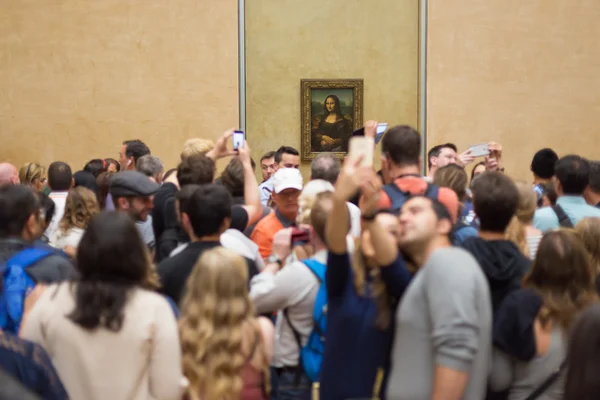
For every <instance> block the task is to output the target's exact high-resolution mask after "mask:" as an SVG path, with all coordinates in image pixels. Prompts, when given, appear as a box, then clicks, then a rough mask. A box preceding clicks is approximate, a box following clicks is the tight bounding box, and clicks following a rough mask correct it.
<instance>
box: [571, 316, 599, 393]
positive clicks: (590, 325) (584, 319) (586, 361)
mask: <svg viewBox="0 0 600 400" xmlns="http://www.w3.org/2000/svg"><path fill="white" fill-rule="evenodd" d="M567 357H568V358H569V368H567V371H566V377H565V391H564V397H563V398H564V399H568V400H571V399H577V400H597V399H599V398H600V380H599V379H598V377H597V375H596V374H595V373H594V371H598V370H599V369H600V304H594V305H593V306H591V307H589V308H588V309H587V310H585V311H584V312H583V313H581V316H580V317H579V319H578V320H577V321H576V322H575V325H574V327H573V330H572V331H571V335H570V337H569V346H568V352H567Z"/></svg>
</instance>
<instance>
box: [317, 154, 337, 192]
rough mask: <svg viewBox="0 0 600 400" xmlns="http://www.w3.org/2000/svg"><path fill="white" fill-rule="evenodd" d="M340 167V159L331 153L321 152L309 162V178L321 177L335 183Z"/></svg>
mask: <svg viewBox="0 0 600 400" xmlns="http://www.w3.org/2000/svg"><path fill="white" fill-rule="evenodd" d="M341 169H342V164H341V163H340V160H338V159H337V158H336V157H334V156H333V155H331V154H327V153H322V154H319V155H317V156H316V157H315V159H314V160H312V162H311V163H310V179H313V180H314V179H323V180H324V181H327V182H330V183H331V184H332V185H335V183H336V182H337V179H338V176H339V175H340V171H341Z"/></svg>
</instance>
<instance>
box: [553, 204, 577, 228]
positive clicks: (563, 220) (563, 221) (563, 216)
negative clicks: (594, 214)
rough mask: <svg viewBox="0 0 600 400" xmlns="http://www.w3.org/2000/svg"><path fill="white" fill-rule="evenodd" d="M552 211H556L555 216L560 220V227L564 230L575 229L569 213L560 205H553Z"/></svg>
mask: <svg viewBox="0 0 600 400" xmlns="http://www.w3.org/2000/svg"><path fill="white" fill-rule="evenodd" d="M552 211H554V214H556V218H558V224H559V225H560V226H562V227H563V228H572V227H573V223H572V222H571V219H570V218H569V216H568V215H567V213H565V210H564V209H563V208H562V207H561V206H560V205H558V204H555V205H553V206H552Z"/></svg>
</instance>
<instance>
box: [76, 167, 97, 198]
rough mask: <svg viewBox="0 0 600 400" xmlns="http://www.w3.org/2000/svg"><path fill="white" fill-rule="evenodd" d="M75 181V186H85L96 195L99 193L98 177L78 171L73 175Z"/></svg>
mask: <svg viewBox="0 0 600 400" xmlns="http://www.w3.org/2000/svg"><path fill="white" fill-rule="evenodd" d="M73 179H74V180H75V186H74V187H78V186H83V187H85V188H88V189H90V190H91V191H92V192H94V193H98V185H97V184H96V177H95V176H94V175H92V174H91V173H89V172H85V171H77V172H75V174H73Z"/></svg>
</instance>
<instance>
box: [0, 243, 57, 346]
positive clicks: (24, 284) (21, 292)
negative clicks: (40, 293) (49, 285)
mask: <svg viewBox="0 0 600 400" xmlns="http://www.w3.org/2000/svg"><path fill="white" fill-rule="evenodd" d="M53 254H56V252H55V251H53V250H50V249H45V248H41V247H29V248H26V249H24V250H21V251H19V252H18V253H16V254H15V255H13V256H12V257H11V258H10V259H8V260H7V261H6V262H5V263H4V264H3V265H0V274H1V276H2V289H1V292H0V328H2V329H3V330H5V331H8V332H11V333H14V334H17V333H18V332H19V326H20V325H21V318H22V317H23V305H24V304H25V297H26V296H27V295H28V294H29V292H30V291H31V290H32V289H33V287H34V286H35V282H34V281H33V279H31V277H30V276H29V275H28V274H27V273H26V272H25V269H26V268H27V267H29V266H31V265H33V264H35V263H36V262H38V261H39V260H42V259H44V258H46V257H48V256H51V255H53Z"/></svg>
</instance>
